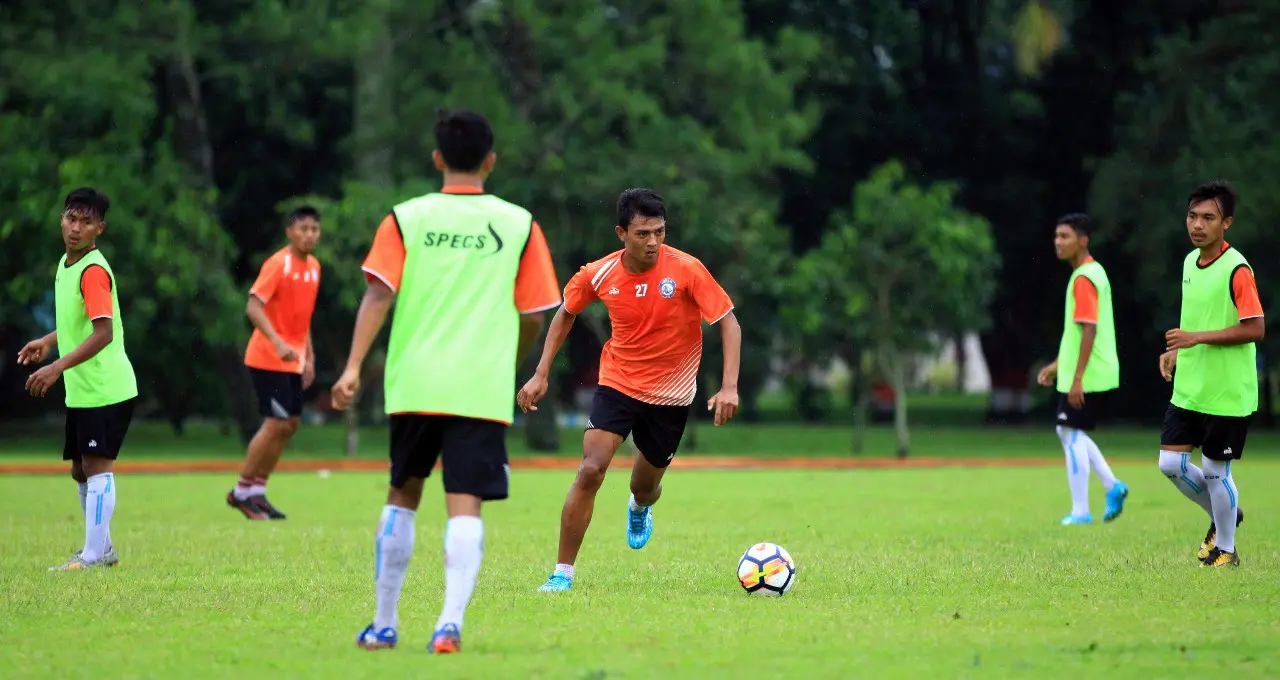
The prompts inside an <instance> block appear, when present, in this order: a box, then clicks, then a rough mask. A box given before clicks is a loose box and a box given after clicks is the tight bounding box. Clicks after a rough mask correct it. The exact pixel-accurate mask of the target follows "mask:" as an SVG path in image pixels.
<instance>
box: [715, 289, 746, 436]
mask: <svg viewBox="0 0 1280 680" xmlns="http://www.w3.org/2000/svg"><path fill="white" fill-rule="evenodd" d="M716 325H718V326H720V344H721V348H722V352H723V354H724V372H723V374H722V377H721V380H720V391H719V392H716V394H715V395H714V396H712V397H711V400H710V401H708V402H707V410H708V411H714V412H715V423H716V426H717V427H718V426H720V425H724V424H725V423H727V422H729V420H730V419H731V418H733V416H734V415H736V414H737V413H738V367H739V366H740V365H741V363H742V326H741V325H740V324H739V323H738V317H737V316H734V314H733V312H729V313H728V314H726V315H725V317H724V318H723V319H721V320H720V323H718V324H716Z"/></svg>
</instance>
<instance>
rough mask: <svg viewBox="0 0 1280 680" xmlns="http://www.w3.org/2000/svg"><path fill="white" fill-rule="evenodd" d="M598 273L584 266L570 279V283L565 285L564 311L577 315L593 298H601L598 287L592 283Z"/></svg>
mask: <svg viewBox="0 0 1280 680" xmlns="http://www.w3.org/2000/svg"><path fill="white" fill-rule="evenodd" d="M597 273H599V272H593V271H591V270H590V269H587V268H586V267H582V268H581V269H579V270H578V273H577V274H574V275H573V278H571V279H569V284H568V285H566V286H565V287H564V311H566V312H568V313H570V314H573V315H575V316H577V315H578V314H581V313H582V310H584V309H586V308H587V305H589V304H591V302H592V301H593V300H598V299H600V295H599V294H598V293H597V292H596V287H595V286H593V285H591V279H592V277H593V276H595V275H596V274H597Z"/></svg>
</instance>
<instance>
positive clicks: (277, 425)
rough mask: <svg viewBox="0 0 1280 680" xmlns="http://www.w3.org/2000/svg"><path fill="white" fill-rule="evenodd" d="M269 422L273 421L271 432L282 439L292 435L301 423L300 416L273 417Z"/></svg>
mask: <svg viewBox="0 0 1280 680" xmlns="http://www.w3.org/2000/svg"><path fill="white" fill-rule="evenodd" d="M268 422H269V423H271V433H272V434H274V435H275V436H276V437H279V438H281V439H288V438H289V437H292V436H293V434H294V433H295V432H297V431H298V426H299V425H300V424H301V420H300V419H299V418H272V419H271V420H269V421H268Z"/></svg>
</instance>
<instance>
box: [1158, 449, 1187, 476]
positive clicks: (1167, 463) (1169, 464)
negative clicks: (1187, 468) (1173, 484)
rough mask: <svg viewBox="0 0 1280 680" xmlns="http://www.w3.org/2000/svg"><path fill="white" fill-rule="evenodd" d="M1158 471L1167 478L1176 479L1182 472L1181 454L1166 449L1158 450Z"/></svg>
mask: <svg viewBox="0 0 1280 680" xmlns="http://www.w3.org/2000/svg"><path fill="white" fill-rule="evenodd" d="M1160 472H1161V473H1163V474H1164V476H1165V477H1168V478H1169V479H1177V477H1178V475H1181V474H1182V455H1181V454H1177V453H1169V452H1167V451H1162V452H1160Z"/></svg>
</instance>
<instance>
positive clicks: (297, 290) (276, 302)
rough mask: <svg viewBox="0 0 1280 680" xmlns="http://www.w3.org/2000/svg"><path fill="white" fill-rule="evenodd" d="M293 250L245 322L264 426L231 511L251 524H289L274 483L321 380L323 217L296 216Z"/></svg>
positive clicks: (307, 212) (271, 270)
mask: <svg viewBox="0 0 1280 680" xmlns="http://www.w3.org/2000/svg"><path fill="white" fill-rule="evenodd" d="M284 233H285V237H287V238H288V239H289V245H287V246H285V247H284V248H281V249H280V250H278V251H276V253H275V254H274V255H272V256H271V257H269V258H267V261H266V262H264V263H263V265H262V269H261V271H259V273H258V280H257V281H254V283H253V287H252V288H250V289H249V302H248V304H247V305H246V306H245V314H246V315H247V316H248V317H249V321H251V322H253V334H252V335H251V336H249V345H248V347H247V348H246V349H245V353H244V364H245V366H248V367H249V374H250V376H251V377H252V378H253V387H254V390H255V391H256V392H257V393H258V410H259V412H260V413H261V414H262V418H263V420H262V426H261V427H259V428H258V432H257V434H255V435H253V439H251V440H249V450H248V452H247V453H246V454H245V457H244V465H243V466H242V467H241V470H240V481H239V482H238V483H237V484H236V486H235V488H233V489H232V490H231V491H229V492H227V505H229V506H231V507H233V508H235V509H236V510H239V511H240V512H242V513H244V516H245V517H246V518H247V519H284V518H285V514H284V513H283V512H280V510H279V509H277V508H276V507H275V506H274V505H272V504H271V501H268V500H267V479H268V478H269V477H271V473H272V472H274V471H275V469H276V464H277V463H279V462H280V456H281V455H282V454H283V453H284V449H285V447H286V446H288V445H289V440H290V439H291V438H292V437H293V434H294V433H295V432H297V431H298V426H299V424H301V422H302V393H303V391H304V390H306V389H307V388H308V387H311V382H312V381H313V380H315V375H316V368H315V366H316V358H315V350H314V349H313V348H312V345H311V313H312V312H313V311H314V310H315V307H316V294H317V293H318V292H319V291H320V263H319V262H318V261H317V260H316V258H315V256H313V255H312V253H313V252H315V249H316V243H318V242H319V240H320V212H319V211H318V210H316V209H315V208H313V207H311V206H305V205H304V206H300V207H298V208H295V209H293V210H292V211H291V212H290V213H289V215H288V216H287V217H286V218H285V230H284Z"/></svg>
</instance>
